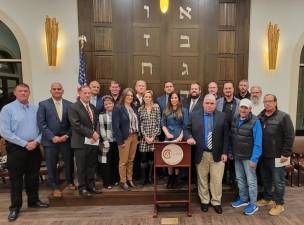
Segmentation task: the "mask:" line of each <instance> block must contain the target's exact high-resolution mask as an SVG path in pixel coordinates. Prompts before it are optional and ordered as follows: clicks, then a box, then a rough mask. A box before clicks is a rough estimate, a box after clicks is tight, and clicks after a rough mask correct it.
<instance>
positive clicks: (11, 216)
mask: <svg viewBox="0 0 304 225" xmlns="http://www.w3.org/2000/svg"><path fill="white" fill-rule="evenodd" d="M18 214H19V210H17V209H12V210H10V212H9V214H8V217H7V219H8V221H9V222H13V221H15V220H16V219H17V218H18Z"/></svg>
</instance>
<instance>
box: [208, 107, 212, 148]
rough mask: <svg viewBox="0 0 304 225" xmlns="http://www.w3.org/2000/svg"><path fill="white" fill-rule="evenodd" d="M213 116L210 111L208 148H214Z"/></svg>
mask: <svg viewBox="0 0 304 225" xmlns="http://www.w3.org/2000/svg"><path fill="white" fill-rule="evenodd" d="M211 119H212V117H211V114H210V113H208V143H207V147H208V149H210V150H211V149H212V121H211Z"/></svg>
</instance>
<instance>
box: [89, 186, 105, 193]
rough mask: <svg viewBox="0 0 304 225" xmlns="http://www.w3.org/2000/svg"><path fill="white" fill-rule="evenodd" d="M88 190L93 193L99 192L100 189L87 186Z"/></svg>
mask: <svg viewBox="0 0 304 225" xmlns="http://www.w3.org/2000/svg"><path fill="white" fill-rule="evenodd" d="M88 192H90V193H93V194H101V193H102V190H101V189H97V188H96V187H92V188H88Z"/></svg>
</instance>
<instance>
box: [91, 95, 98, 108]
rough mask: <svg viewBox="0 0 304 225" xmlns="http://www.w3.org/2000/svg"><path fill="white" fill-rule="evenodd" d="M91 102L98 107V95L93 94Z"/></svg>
mask: <svg viewBox="0 0 304 225" xmlns="http://www.w3.org/2000/svg"><path fill="white" fill-rule="evenodd" d="M90 102H91V104H92V105H94V106H95V107H96V105H97V96H92V97H91V101H90Z"/></svg>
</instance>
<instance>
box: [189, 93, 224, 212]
mask: <svg viewBox="0 0 304 225" xmlns="http://www.w3.org/2000/svg"><path fill="white" fill-rule="evenodd" d="M215 108H216V100H215V96H214V95H212V94H207V95H206V96H205V98H204V101H203V109H202V110H198V111H195V112H193V113H192V115H191V118H190V121H189V124H188V126H187V128H186V129H184V138H185V139H186V140H187V143H188V144H191V145H194V144H195V156H194V157H195V163H196V169H197V174H198V176H197V183H198V194H199V197H200V200H201V210H202V211H203V212H207V211H208V206H209V203H211V205H212V206H213V208H214V210H215V211H216V213H218V214H221V213H222V212H223V210H222V207H221V198H222V179H223V174H224V168H225V162H226V160H227V149H228V132H229V131H228V124H227V121H226V119H225V114H224V113H222V112H219V111H217V110H216V109H215ZM209 174H210V191H211V196H212V198H211V202H210V196H209V180H208V178H209Z"/></svg>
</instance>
